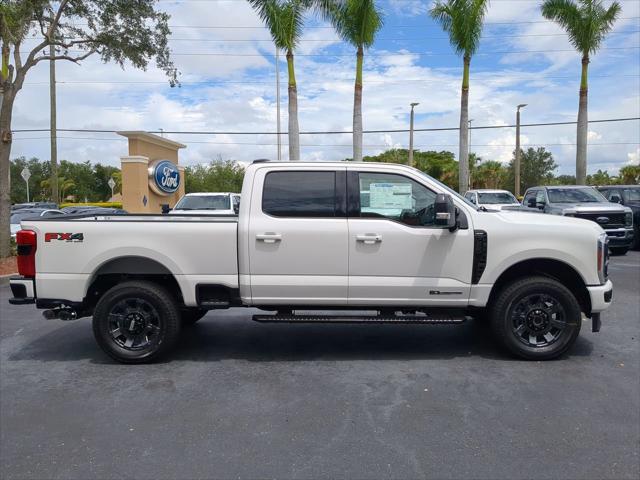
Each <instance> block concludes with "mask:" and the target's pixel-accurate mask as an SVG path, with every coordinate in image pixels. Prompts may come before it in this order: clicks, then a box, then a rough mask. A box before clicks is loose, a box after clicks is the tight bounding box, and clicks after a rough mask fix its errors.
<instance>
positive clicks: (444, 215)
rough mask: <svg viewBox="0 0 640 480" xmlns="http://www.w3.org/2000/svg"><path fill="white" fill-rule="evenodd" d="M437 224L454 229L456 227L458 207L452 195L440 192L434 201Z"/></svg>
mask: <svg viewBox="0 0 640 480" xmlns="http://www.w3.org/2000/svg"><path fill="white" fill-rule="evenodd" d="M434 212H435V225H437V226H439V227H443V228H448V229H450V230H453V229H455V228H456V207H455V205H454V204H453V200H452V199H451V195H448V194H446V193H438V194H437V195H436V201H435V203H434Z"/></svg>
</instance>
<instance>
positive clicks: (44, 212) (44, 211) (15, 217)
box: [9, 208, 65, 238]
mask: <svg viewBox="0 0 640 480" xmlns="http://www.w3.org/2000/svg"><path fill="white" fill-rule="evenodd" d="M59 215H65V212H63V211H62V210H58V209H55V208H21V209H18V210H14V211H13V212H11V219H10V227H9V228H10V229H11V238H16V233H18V230H20V228H22V227H21V226H20V222H22V220H32V219H36V218H40V217H43V218H46V217H55V216H59Z"/></svg>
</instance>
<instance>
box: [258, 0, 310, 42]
mask: <svg viewBox="0 0 640 480" xmlns="http://www.w3.org/2000/svg"><path fill="white" fill-rule="evenodd" d="M248 1H249V4H250V5H251V6H252V7H253V9H254V10H255V11H256V13H257V14H258V17H260V20H262V21H263V22H264V24H265V25H266V27H267V29H268V30H269V33H270V34H271V38H273V42H274V43H275V45H276V47H278V48H280V49H283V50H287V51H293V50H294V49H295V48H296V46H297V45H298V42H299V41H300V37H301V36H302V27H303V24H304V15H305V13H306V12H307V10H308V9H309V8H310V7H311V6H312V4H313V2H312V1H311V0H286V1H282V0H248Z"/></svg>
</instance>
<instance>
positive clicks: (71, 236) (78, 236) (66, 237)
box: [44, 232, 84, 243]
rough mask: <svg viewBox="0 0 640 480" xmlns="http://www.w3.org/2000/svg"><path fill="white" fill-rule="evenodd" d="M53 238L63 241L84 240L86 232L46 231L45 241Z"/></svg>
mask: <svg viewBox="0 0 640 480" xmlns="http://www.w3.org/2000/svg"><path fill="white" fill-rule="evenodd" d="M52 240H58V241H61V242H76V243H77V242H82V241H83V240H84V233H51V232H50V233H45V234H44V241H45V242H51V241H52Z"/></svg>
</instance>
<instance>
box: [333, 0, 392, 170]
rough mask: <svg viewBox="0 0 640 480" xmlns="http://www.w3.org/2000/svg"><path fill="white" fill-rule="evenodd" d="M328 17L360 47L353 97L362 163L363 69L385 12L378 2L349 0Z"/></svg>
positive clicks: (357, 157) (355, 139)
mask: <svg viewBox="0 0 640 480" xmlns="http://www.w3.org/2000/svg"><path fill="white" fill-rule="evenodd" d="M329 5H330V6H331V8H329V9H328V16H329V19H330V20H331V23H332V24H333V26H334V28H335V29H336V31H337V32H338V35H340V37H342V39H343V40H345V41H347V42H349V43H350V44H351V45H353V46H354V47H356V81H355V86H354V95H353V159H354V160H355V161H356V162H361V161H362V66H363V62H364V49H365V48H369V47H371V45H373V41H374V39H375V36H376V33H377V32H378V30H380V28H382V12H381V11H380V9H379V8H378V7H377V6H376V2H375V1H374V0H345V1H344V2H341V3H337V2H336V3H333V2H331V3H330V4H329Z"/></svg>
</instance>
